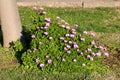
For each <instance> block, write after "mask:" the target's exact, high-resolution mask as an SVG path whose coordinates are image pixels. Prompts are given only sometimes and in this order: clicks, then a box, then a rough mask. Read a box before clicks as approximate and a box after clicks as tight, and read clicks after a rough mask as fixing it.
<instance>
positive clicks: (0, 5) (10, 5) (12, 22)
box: [0, 0, 22, 47]
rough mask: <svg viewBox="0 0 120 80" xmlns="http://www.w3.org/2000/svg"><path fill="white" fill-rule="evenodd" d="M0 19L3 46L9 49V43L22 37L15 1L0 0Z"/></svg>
mask: <svg viewBox="0 0 120 80" xmlns="http://www.w3.org/2000/svg"><path fill="white" fill-rule="evenodd" d="M0 17H1V25H2V33H3V42H4V43H3V45H4V47H9V46H10V43H11V42H13V41H16V40H18V39H20V38H21V36H22V33H21V32H22V27H21V22H20V16H19V12H18V7H17V1H16V0H0Z"/></svg>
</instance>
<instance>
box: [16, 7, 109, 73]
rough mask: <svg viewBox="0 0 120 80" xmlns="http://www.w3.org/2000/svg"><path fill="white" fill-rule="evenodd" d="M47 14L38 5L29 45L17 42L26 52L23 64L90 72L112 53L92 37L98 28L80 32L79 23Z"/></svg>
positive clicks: (18, 48) (40, 68) (59, 70)
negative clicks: (71, 23) (92, 30)
mask: <svg viewBox="0 0 120 80" xmlns="http://www.w3.org/2000/svg"><path fill="white" fill-rule="evenodd" d="M47 15H48V14H46V12H45V11H44V10H43V9H38V8H36V9H35V10H34V12H33V15H32V16H31V18H32V28H31V36H30V37H31V41H30V44H29V46H23V45H22V44H20V42H19V41H18V42H15V44H17V45H15V46H14V48H15V51H16V52H21V51H22V52H23V53H22V56H21V60H22V64H23V65H24V66H25V67H26V68H28V69H39V70H41V71H43V72H53V73H56V72H66V73H68V72H83V73H86V72H87V74H86V75H89V74H90V73H92V71H97V67H98V65H99V64H100V63H101V60H102V59H103V58H104V57H108V56H109V54H108V53H107V52H106V47H105V46H104V45H99V42H98V41H95V40H93V37H94V36H95V32H90V31H83V33H82V34H81V33H78V32H76V29H78V24H75V25H74V26H70V24H68V23H67V22H66V21H65V20H63V19H61V18H60V17H59V16H57V17H56V18H53V19H52V18H50V17H47ZM25 47H29V48H25ZM22 49H26V50H22ZM100 69H101V68H100ZM100 69H99V70H100ZM104 71H106V68H105V70H103V72H104ZM98 72H99V71H98Z"/></svg>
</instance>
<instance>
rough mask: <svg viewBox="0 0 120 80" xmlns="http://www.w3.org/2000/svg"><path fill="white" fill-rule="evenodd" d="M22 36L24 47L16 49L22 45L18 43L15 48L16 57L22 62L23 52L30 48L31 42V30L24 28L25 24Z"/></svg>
mask: <svg viewBox="0 0 120 80" xmlns="http://www.w3.org/2000/svg"><path fill="white" fill-rule="evenodd" d="M22 35H23V36H22V37H21V39H20V42H21V43H22V45H21V46H22V49H21V50H16V48H17V49H18V48H19V47H20V46H19V44H17V46H15V48H14V47H13V48H14V50H15V57H16V58H17V60H18V62H19V63H20V64H22V54H23V53H24V52H26V51H27V50H28V49H30V42H31V38H30V36H31V32H30V31H26V30H25V29H24V26H23V31H22Z"/></svg>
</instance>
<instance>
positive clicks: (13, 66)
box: [0, 7, 120, 80]
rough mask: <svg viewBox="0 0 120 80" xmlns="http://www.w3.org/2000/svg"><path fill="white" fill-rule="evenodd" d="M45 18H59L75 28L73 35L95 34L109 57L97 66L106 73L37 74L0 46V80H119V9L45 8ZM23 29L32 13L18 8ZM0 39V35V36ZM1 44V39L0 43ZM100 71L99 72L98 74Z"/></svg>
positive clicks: (23, 8)
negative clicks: (90, 32)
mask: <svg viewBox="0 0 120 80" xmlns="http://www.w3.org/2000/svg"><path fill="white" fill-rule="evenodd" d="M45 10H46V11H47V13H49V14H48V16H49V17H51V18H55V17H56V16H60V17H61V18H62V19H64V20H66V21H67V22H68V23H70V25H74V23H77V24H78V25H79V27H78V29H77V32H80V33H81V32H82V31H84V30H87V31H93V32H95V33H96V37H95V39H96V40H99V41H100V43H102V44H105V45H106V46H107V47H108V48H109V52H110V57H109V58H108V59H107V60H106V61H104V62H102V64H101V65H100V66H105V67H107V68H108V71H104V69H101V68H98V69H100V70H101V71H100V73H101V74H102V73H105V72H108V73H106V75H100V74H98V73H99V72H98V73H97V72H94V71H93V72H92V73H90V72H89V71H88V72H86V73H84V74H83V73H80V72H75V73H47V72H41V71H38V70H27V69H26V70H25V69H24V68H23V66H19V65H20V64H18V63H17V59H16V58H15V57H16V56H15V52H14V51H13V50H12V49H8V48H2V46H0V80H119V79H120V9H119V8H95V9H79V8H45ZM19 12H20V16H21V20H22V26H23V29H24V30H25V31H26V32H29V31H30V30H31V26H32V23H31V15H32V14H33V12H32V9H31V8H28V7H19ZM0 37H2V34H1V33H0ZM0 42H1V44H2V39H0ZM102 70H103V71H102Z"/></svg>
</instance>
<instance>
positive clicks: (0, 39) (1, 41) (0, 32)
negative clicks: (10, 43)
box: [0, 25, 3, 45]
mask: <svg viewBox="0 0 120 80" xmlns="http://www.w3.org/2000/svg"><path fill="white" fill-rule="evenodd" d="M0 44H1V45H3V36H2V30H1V25H0Z"/></svg>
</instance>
